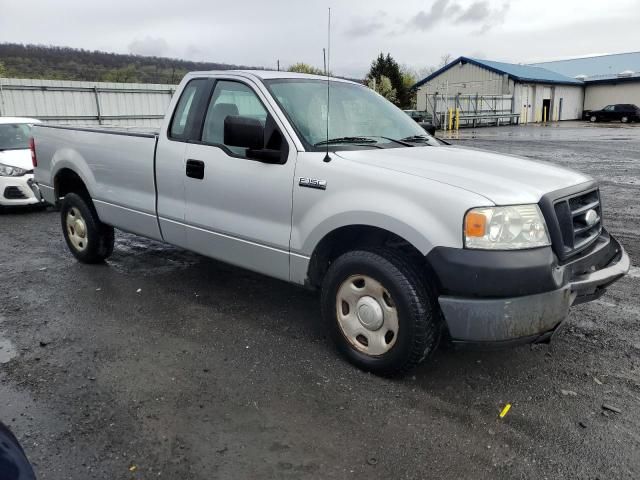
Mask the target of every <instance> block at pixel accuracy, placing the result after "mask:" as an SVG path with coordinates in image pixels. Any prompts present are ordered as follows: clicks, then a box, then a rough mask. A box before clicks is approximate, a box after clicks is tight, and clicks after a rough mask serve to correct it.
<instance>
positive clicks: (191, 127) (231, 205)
mask: <svg viewBox="0 0 640 480" xmlns="http://www.w3.org/2000/svg"><path fill="white" fill-rule="evenodd" d="M328 93H329V98H330V102H328V100H327V97H328V95H327V94H328ZM169 108H170V110H169V113H168V115H167V116H166V120H165V121H164V125H163V126H162V128H160V129H159V130H153V131H152V130H140V129H116V128H76V127H64V126H50V125H36V126H35V127H34V141H33V142H32V154H33V160H34V164H35V165H37V166H36V168H35V178H36V181H37V183H38V184H39V185H40V188H41V191H42V194H43V195H44V197H45V199H46V200H47V201H49V202H51V203H53V204H58V205H59V206H60V211H61V217H62V230H63V233H64V237H65V239H66V242H67V244H68V246H69V249H70V250H71V252H72V253H73V255H75V256H76V257H77V258H78V260H80V261H82V262H86V263H94V262H101V261H103V260H104V259H106V258H107V257H108V256H109V255H110V254H111V252H112V250H113V245H114V227H115V228H118V229H121V230H124V231H128V232H132V233H135V234H138V235H142V236H144V237H148V238H152V239H155V240H161V241H165V242H168V243H171V244H173V245H177V246H179V247H183V248H185V249H188V250H192V251H194V252H198V253H200V254H202V255H206V256H208V257H212V258H216V259H219V260H222V261H225V262H229V263H231V264H234V265H238V266H240V267H244V268H247V269H251V270H254V271H256V272H260V273H263V274H265V275H270V276H272V277H276V278H279V279H282V280H286V281H290V282H292V283H294V284H299V285H304V286H306V287H309V288H312V289H318V290H320V292H321V304H322V312H323V317H324V319H325V321H326V327H327V329H328V330H329V331H330V332H331V333H332V336H333V338H334V339H335V342H336V344H337V346H338V349H339V350H340V351H341V352H342V353H343V354H344V355H345V356H346V357H347V358H348V359H349V360H350V361H351V362H353V363H354V364H356V365H357V366H359V367H361V368H363V369H366V370H369V371H373V372H376V373H380V374H385V375H390V374H395V373H401V372H405V371H407V370H408V369H409V368H411V367H413V366H415V365H416V364H418V363H419V362H421V361H422V360H423V359H424V358H426V357H427V356H428V355H429V354H430V353H431V352H432V351H433V350H434V349H435V348H436V346H437V344H438V342H439V340H440V339H441V337H443V336H446V337H447V338H448V339H449V340H451V341H453V342H455V343H458V344H473V345H487V346H494V345H508V344H513V343H518V342H536V341H543V340H547V339H548V338H549V337H550V336H551V334H552V333H553V332H554V331H555V330H556V328H557V327H558V326H559V325H560V324H561V322H562V321H563V320H564V319H565V318H566V317H567V314H568V310H569V307H570V306H571V305H574V304H576V303H580V302H585V301H589V300H592V299H595V298H597V297H599V296H600V295H601V294H602V293H603V292H604V289H605V288H606V287H607V286H608V285H609V284H611V283H612V282H614V281H615V280H616V279H618V278H620V277H621V276H622V275H624V274H625V273H626V272H627V270H628V269H629V257H628V256H627V254H626V253H625V251H624V249H623V248H622V246H621V245H620V244H619V243H618V242H617V241H616V240H615V239H614V238H613V237H612V236H611V235H610V234H609V233H608V232H607V231H606V230H605V229H604V227H603V220H602V208H601V203H600V193H599V190H598V186H597V184H596V183H595V182H594V181H593V180H592V179H591V178H589V177H587V176H585V175H583V174H581V173H578V172H574V171H570V170H566V169H563V168H558V167H555V166H552V165H549V164H545V163H538V162H535V161H531V160H526V159H523V158H518V157H513V156H505V155H496V154H493V153H488V152H483V151H479V150H472V149H465V148H457V147H452V146H446V145H444V144H442V143H441V142H439V141H438V140H436V139H435V138H433V137H431V136H429V135H427V134H426V133H425V131H424V130H422V129H421V128H420V127H419V126H418V125H417V124H416V123H415V122H414V121H413V120H412V119H411V118H409V117H408V116H407V115H406V114H405V113H403V112H402V111H401V110H399V109H397V108H396V107H395V106H393V105H392V104H391V103H389V102H387V101H386V100H385V99H384V98H382V97H381V96H379V95H378V94H376V93H374V92H373V91H371V90H370V89H368V88H366V87H364V86H362V85H359V84H356V83H352V82H348V81H344V80H340V79H335V78H334V79H331V80H330V81H329V80H327V79H323V78H321V77H317V76H311V75H303V74H295V73H283V72H259V71H246V72H245V71H224V72H195V73H190V74H188V75H187V76H186V77H185V78H184V79H183V81H182V83H181V84H180V87H179V89H178V91H177V92H176V95H175V96H174V98H173V100H172V102H171V105H170V107H169Z"/></svg>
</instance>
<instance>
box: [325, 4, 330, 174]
mask: <svg viewBox="0 0 640 480" xmlns="http://www.w3.org/2000/svg"><path fill="white" fill-rule="evenodd" d="M330 65H331V7H329V17H328V22H327V62H326V64H325V70H324V73H325V75H326V76H327V152H326V154H325V156H324V162H325V163H326V162H330V161H331V157H330V156H329V105H330V104H331V102H330V99H331V97H330V93H329V92H330V90H331V89H330V82H329V66H330Z"/></svg>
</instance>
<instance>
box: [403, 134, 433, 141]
mask: <svg viewBox="0 0 640 480" xmlns="http://www.w3.org/2000/svg"><path fill="white" fill-rule="evenodd" d="M400 141H401V142H428V141H429V137H427V136H426V135H411V136H409V137H404V138H401V139H400Z"/></svg>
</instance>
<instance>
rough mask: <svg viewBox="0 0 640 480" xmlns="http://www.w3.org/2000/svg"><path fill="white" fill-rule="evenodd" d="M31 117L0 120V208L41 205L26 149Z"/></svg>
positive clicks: (32, 122) (31, 123) (3, 118)
mask: <svg viewBox="0 0 640 480" xmlns="http://www.w3.org/2000/svg"><path fill="white" fill-rule="evenodd" d="M34 123H40V120H36V119H35V118H19V117H0V206H18V205H34V204H39V203H41V202H42V197H41V195H40V190H39V189H38V187H37V185H36V184H35V182H34V181H33V163H32V161H31V152H30V150H29V139H30V138H31V126H32V125H33V124H34Z"/></svg>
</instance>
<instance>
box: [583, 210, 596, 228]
mask: <svg viewBox="0 0 640 480" xmlns="http://www.w3.org/2000/svg"><path fill="white" fill-rule="evenodd" d="M584 221H585V223H586V224H587V225H589V226H591V225H595V224H596V222H597V221H598V212H596V211H595V210H593V209H591V210H589V211H587V213H585V214H584Z"/></svg>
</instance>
